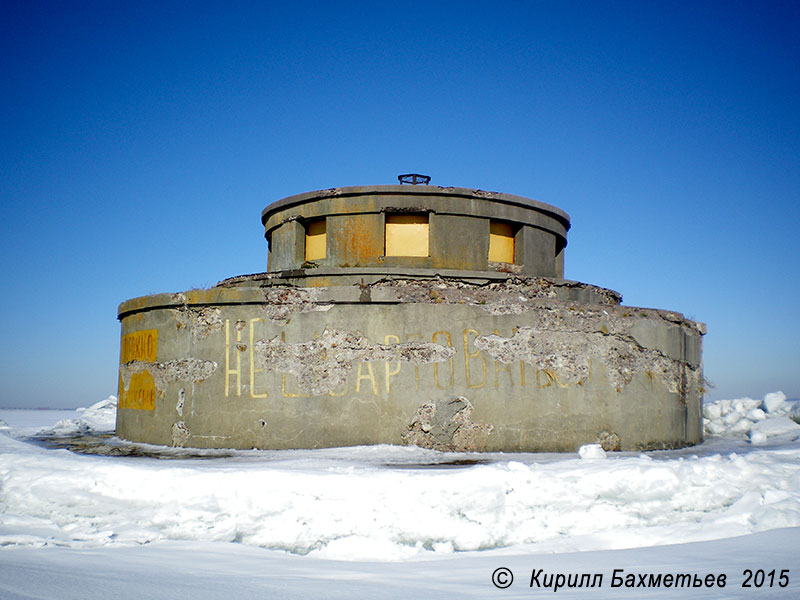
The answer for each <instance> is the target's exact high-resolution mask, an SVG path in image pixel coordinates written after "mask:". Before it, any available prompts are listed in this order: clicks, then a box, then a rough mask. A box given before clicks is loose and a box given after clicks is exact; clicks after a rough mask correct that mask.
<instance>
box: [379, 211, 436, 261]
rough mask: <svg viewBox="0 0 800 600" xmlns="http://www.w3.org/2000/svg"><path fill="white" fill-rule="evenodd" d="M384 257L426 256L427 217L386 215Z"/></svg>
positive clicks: (423, 215) (425, 215) (424, 215)
mask: <svg viewBox="0 0 800 600" xmlns="http://www.w3.org/2000/svg"><path fill="white" fill-rule="evenodd" d="M386 256H428V215H427V214H422V215H419V214H399V215H398V214H395V215H386Z"/></svg>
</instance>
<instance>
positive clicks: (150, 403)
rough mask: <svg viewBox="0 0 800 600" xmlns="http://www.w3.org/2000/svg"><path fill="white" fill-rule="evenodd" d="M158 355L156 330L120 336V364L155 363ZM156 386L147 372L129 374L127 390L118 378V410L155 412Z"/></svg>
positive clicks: (145, 330)
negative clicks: (132, 362) (133, 362)
mask: <svg viewBox="0 0 800 600" xmlns="http://www.w3.org/2000/svg"><path fill="white" fill-rule="evenodd" d="M157 354H158V329H144V330H142V331H134V332H133V333H128V334H125V335H123V336H122V348H121V350H120V363H121V364H125V363H128V362H131V361H134V360H135V361H138V362H156V355H157ZM155 407H156V385H155V381H153V376H152V375H151V374H150V373H149V372H147V371H142V372H140V373H133V374H131V378H130V381H129V383H128V389H125V384H124V382H123V380H122V376H120V378H119V408H121V409H123V408H131V409H135V410H155Z"/></svg>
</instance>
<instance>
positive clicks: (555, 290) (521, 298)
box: [370, 277, 622, 315]
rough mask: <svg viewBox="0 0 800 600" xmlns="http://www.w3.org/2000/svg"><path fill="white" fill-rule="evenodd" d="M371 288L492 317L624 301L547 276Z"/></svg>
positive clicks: (399, 282)
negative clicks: (557, 303) (575, 303)
mask: <svg viewBox="0 0 800 600" xmlns="http://www.w3.org/2000/svg"><path fill="white" fill-rule="evenodd" d="M370 287H372V288H381V287H391V288H394V289H395V290H396V292H397V294H398V296H399V297H400V299H401V300H402V301H404V302H419V303H424V304H469V305H473V306H479V307H480V308H482V309H483V310H485V311H486V312H488V313H489V314H492V315H506V314H522V313H524V312H527V311H529V310H531V309H534V308H539V307H540V306H542V300H550V301H552V300H577V299H579V298H581V297H582V296H587V297H591V301H592V302H594V303H596V304H602V305H609V306H616V305H618V304H619V303H620V302H621V301H622V296H621V295H620V294H618V293H617V292H615V291H613V290H608V289H605V288H599V287H596V286H592V285H587V284H584V283H578V282H575V281H562V280H556V279H548V278H546V277H512V278H509V279H506V280H504V281H492V282H489V283H484V284H478V283H471V282H467V281H463V280H459V279H452V278H441V277H437V278H436V279H432V280H419V279H384V280H381V281H377V282H375V283H373V284H371V286H370Z"/></svg>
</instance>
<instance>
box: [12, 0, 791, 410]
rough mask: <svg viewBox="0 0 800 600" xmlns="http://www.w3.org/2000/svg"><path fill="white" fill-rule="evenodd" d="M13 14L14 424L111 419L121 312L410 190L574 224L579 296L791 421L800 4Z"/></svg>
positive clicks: (718, 390)
mask: <svg viewBox="0 0 800 600" xmlns="http://www.w3.org/2000/svg"><path fill="white" fill-rule="evenodd" d="M14 4H16V6H14ZM5 12H6V14H5V15H4V18H3V19H2V20H0V34H2V35H0V48H1V49H2V51H1V52H0V61H1V62H0V65H1V67H0V68H1V69H2V71H0V72H1V73H2V93H0V136H1V137H0V141H2V152H0V195H2V207H0V210H1V211H2V219H3V223H4V224H5V226H4V235H3V236H2V240H1V241H0V243H1V244H2V260H3V273H4V278H3V294H2V295H0V308H2V314H3V315H4V317H5V319H4V327H3V329H4V332H5V335H4V336H3V343H2V346H0V347H1V348H2V350H0V359H2V360H1V361H0V364H2V371H0V406H57V407H70V406H85V405H88V404H91V403H93V402H95V401H97V400H99V399H102V398H104V397H105V396H107V395H108V394H110V393H116V381H117V362H118V358H119V325H118V322H117V320H116V308H117V305H118V304H119V303H120V302H122V301H123V300H125V299H128V298H131V297H135V296H141V295H145V294H151V293H157V292H172V291H180V290H185V289H189V288H193V287H207V286H210V285H213V284H214V283H216V282H217V281H218V280H220V279H223V278H225V277H228V276H233V275H238V274H242V273H252V272H258V271H263V270H264V269H265V268H266V242H265V241H264V239H263V231H262V229H261V223H260V212H261V210H262V209H263V208H264V207H265V206H266V205H267V204H269V203H270V202H273V201H274V200H277V199H280V198H282V197H284V196H288V195H291V194H296V193H300V192H304V191H309V190H314V189H321V188H329V187H333V186H341V185H359V184H384V183H385V184H390V183H394V182H396V176H397V174H398V173H403V172H411V171H416V172H421V173H425V174H428V175H431V176H432V178H433V179H432V183H434V184H439V185H454V186H463V187H475V188H482V189H488V190H496V191H503V192H507V193H512V194H518V195H522V196H528V197H532V198H536V199H538V200H541V201H543V202H547V203H550V204H554V205H556V206H558V207H560V208H562V209H564V210H566V211H567V212H568V213H569V214H570V216H571V217H572V229H571V231H570V236H569V246H568V247H567V250H566V276H567V277H568V278H570V279H576V280H580V281H585V282H588V283H594V284H598V285H602V286H605V287H610V288H613V289H616V290H618V291H619V292H621V293H622V294H623V296H624V302H625V303H626V304H630V305H634V306H646V307H658V308H665V309H671V310H677V311H680V312H683V313H685V314H687V315H688V316H690V317H692V318H695V319H697V320H700V321H703V322H706V323H707V324H708V328H709V333H708V335H707V336H706V338H705V364H706V376H707V377H708V378H709V379H710V380H711V382H712V383H713V384H714V385H715V386H716V387H715V389H713V390H712V391H711V393H710V394H709V395H708V397H709V398H711V399H718V398H723V397H729V398H730V397H738V396H743V395H749V396H754V397H760V396H762V395H763V394H764V393H766V392H769V391H774V390H778V389H781V390H783V391H784V392H785V393H786V394H787V395H789V396H790V397H800V341H799V340H800V318H798V308H799V305H800V303H799V302H798V297H799V294H798V292H799V291H800V290H799V289H798V288H800V283H799V282H800V250H799V249H798V242H797V234H796V232H797V231H798V229H800V209H798V203H799V202H800V169H798V157H800V42H798V39H800V38H798V36H797V30H798V26H800V4H798V3H797V2H763V3H762V2H659V3H656V2H542V3H540V2H464V1H460V2H452V3H448V2H420V3H377V2H343V3H315V2H305V3H283V2H282V3H269V2H236V1H229V2H224V3H222V2H220V3H216V2H205V3H197V2H169V1H163V2H152V3H149V2H136V3H117V2H100V3H89V2H86V3H60V2H59V3H56V2H54V3H35V2H24V3H23V2H17V3H9V4H7V5H6V11H5Z"/></svg>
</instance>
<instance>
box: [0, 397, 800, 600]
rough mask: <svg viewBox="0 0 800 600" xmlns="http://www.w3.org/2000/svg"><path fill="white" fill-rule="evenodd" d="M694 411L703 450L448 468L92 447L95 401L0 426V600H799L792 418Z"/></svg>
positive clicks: (790, 407) (768, 411)
mask: <svg viewBox="0 0 800 600" xmlns="http://www.w3.org/2000/svg"><path fill="white" fill-rule="evenodd" d="M704 412H705V416H706V430H707V439H706V442H705V443H704V444H703V445H701V446H697V447H694V448H688V449H684V450H678V451H664V452H648V453H644V454H640V453H609V454H605V453H604V452H603V451H602V450H601V449H600V448H599V447H591V446H590V447H584V448H582V449H581V451H580V452H578V453H575V454H467V455H464V454H446V453H437V452H433V451H428V450H423V449H419V448H402V447H394V446H378V447H358V448H339V449H328V450H313V451H306V450H304V451H280V452H270V451H245V452H243V451H192V450H183V449H167V448H160V447H152V446H146V445H140V444H139V445H137V444H130V443H127V442H123V441H121V440H119V439H117V438H114V437H100V438H98V437H97V435H98V434H99V433H102V432H104V431H109V430H111V429H113V424H114V413H115V401H114V399H113V397H112V398H109V399H107V400H105V401H103V402H99V403H97V404H96V405H94V406H92V407H90V408H89V409H85V410H81V411H80V412H78V413H77V414H76V413H75V412H64V411H52V412H51V411H13V410H0V419H2V420H3V422H0V598H3V599H16V598H59V599H61V598H64V599H67V598H82V599H83V598H92V597H100V596H103V597H114V598H138V599H141V598H176V597H184V596H185V597H191V598H194V599H199V600H202V599H204V598H219V597H222V596H223V595H228V594H233V595H234V596H235V597H236V598H300V597H329V598H346V597H347V598H353V597H375V596H379V597H387V598H393V597H398V598H399V597H403V598H406V597H408V596H420V597H429V598H452V597H454V596H456V595H458V596H467V597H484V596H488V595H494V594H497V595H501V594H502V595H503V597H519V598H522V597H531V596H532V595H536V594H544V593H552V592H553V587H554V586H555V585H556V584H557V582H558V581H560V579H559V577H558V575H559V574H561V575H563V576H564V580H563V584H562V586H559V587H560V589H558V593H559V595H560V596H565V595H566V596H567V597H585V598H589V597H618V596H628V597H637V598H641V597H664V598H667V597H674V596H675V595H677V592H676V590H675V589H674V587H672V583H671V584H670V585H669V586H667V585H666V582H667V581H670V582H672V580H671V579H667V575H670V574H671V575H680V574H687V573H688V574H691V575H692V576H693V575H695V574H697V575H698V576H699V577H700V576H702V577H703V578H704V577H705V576H706V575H707V574H713V575H714V576H720V575H725V577H726V586H725V587H724V588H720V587H719V586H718V583H719V580H716V579H715V582H716V583H714V584H713V585H711V586H709V587H707V586H706V585H705V584H703V585H702V586H700V587H691V588H690V589H682V590H681V592H680V593H681V595H683V594H688V595H689V596H690V597H693V598H694V597H697V598H718V597H741V598H745V597H748V598H751V597H762V596H764V597H770V598H772V597H774V598H783V597H786V598H789V597H800V558H799V557H800V425H798V424H797V423H796V422H795V419H798V415H799V414H800V413H798V410H797V406H796V404H795V403H792V402H788V401H787V400H786V398H785V397H784V396H783V395H782V394H780V393H776V394H768V395H767V396H766V397H765V398H764V399H763V400H751V399H739V400H732V401H728V400H725V401H721V402H716V403H713V404H708V405H706V407H705V411H704ZM37 433H38V434H39V437H42V436H44V437H49V438H53V437H58V436H70V439H71V440H73V441H75V440H84V439H86V440H91V441H92V444H89V445H88V446H87V447H89V448H90V449H91V451H92V452H97V451H98V448H99V450H100V451H103V452H106V453H107V454H110V455H87V454H79V453H75V452H71V451H69V450H66V449H57V448H54V447H53V446H52V444H51V445H45V444H43V443H42V442H41V440H39V441H32V440H31V436H33V435H34V434H37ZM98 440H99V442H98ZM79 445H80V444H79ZM499 568H507V569H510V572H511V573H513V576H514V581H513V583H512V584H511V585H510V587H508V588H507V589H498V588H497V587H495V585H494V584H493V582H492V576H493V574H494V573H495V571H496V570H497V569H499ZM615 569H622V570H623V572H622V573H620V572H619V571H617V572H616V575H621V579H615V573H614V571H615ZM748 569H749V570H750V571H752V576H751V578H750V581H749V583H750V584H751V587H742V584H743V583H745V582H746V579H747V576H748V574H747V572H746V571H747V570H748ZM773 570H774V573H772V572H773ZM537 572H538V576H537V575H536V574H537ZM584 574H586V577H580V576H581V575H584ZM597 574H600V575H602V581H600V580H599V579H598V578H595V577H594V576H595V575H597ZM629 574H635V577H633V578H631V579H628V580H626V579H625V576H626V575H629ZM589 575H592V577H593V579H591V581H593V582H595V583H596V584H597V585H596V586H595V587H593V588H592V587H587V586H588V585H589V581H590V579H589ZM639 575H643V579H642V580H640V579H639V578H638V576H639ZM651 575H652V576H653V580H652V581H651V580H650V579H648V578H649V577H650V576H651ZM671 575H670V576H671ZM532 576H534V577H533V587H531V582H532ZM570 576H572V578H570ZM495 577H496V579H497V582H498V583H500V584H503V583H507V582H508V581H510V578H509V576H508V574H507V573H506V572H503V571H498V572H497V574H496V575H495ZM578 581H580V582H582V583H583V584H585V585H584V586H583V587H572V588H571V587H564V586H566V585H568V584H569V583H576V582H578ZM620 581H623V582H625V583H631V584H632V585H636V584H638V583H640V582H642V581H644V582H649V583H654V582H659V585H654V586H650V587H644V588H643V587H635V588H634V589H631V588H628V587H626V585H625V583H623V585H622V586H618V587H614V586H613V584H614V583H619V582H620ZM695 581H699V579H698V580H695ZM548 583H549V586H548ZM684 583H685V579H682V580H681V587H683V584H684Z"/></svg>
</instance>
